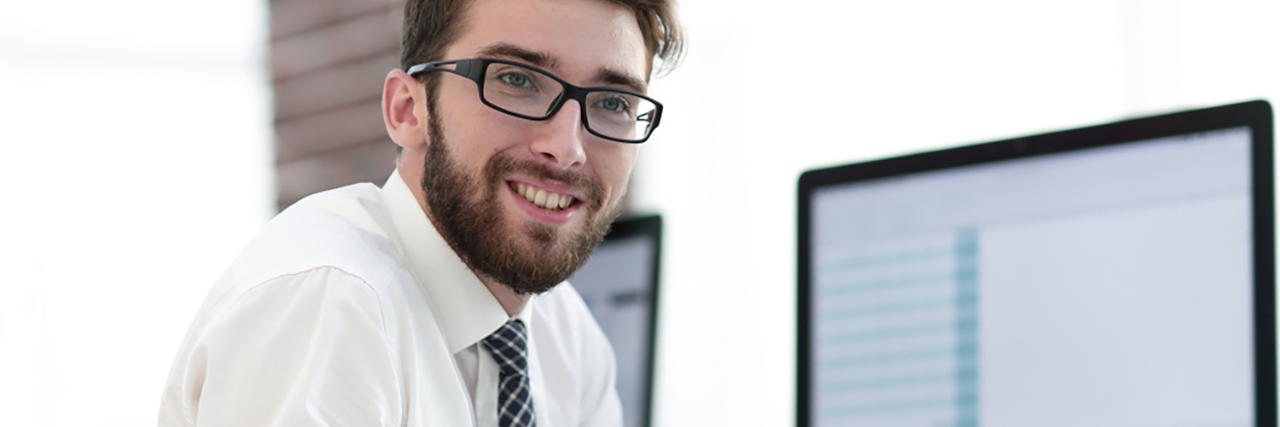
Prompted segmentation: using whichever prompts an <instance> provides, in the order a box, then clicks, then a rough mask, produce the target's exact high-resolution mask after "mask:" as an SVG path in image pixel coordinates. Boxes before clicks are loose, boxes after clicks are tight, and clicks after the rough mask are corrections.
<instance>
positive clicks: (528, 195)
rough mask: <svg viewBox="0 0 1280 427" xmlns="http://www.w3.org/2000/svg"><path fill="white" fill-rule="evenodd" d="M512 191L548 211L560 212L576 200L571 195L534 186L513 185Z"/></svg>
mask: <svg viewBox="0 0 1280 427" xmlns="http://www.w3.org/2000/svg"><path fill="white" fill-rule="evenodd" d="M511 189H512V190H515V191H516V194H519V195H520V196H522V197H524V198H525V199H526V200H528V201H529V202H530V203H533V205H534V206H537V207H538V208H541V209H542V210H547V211H552V212H555V211H560V210H564V209H565V208H567V207H569V206H570V205H572V204H573V203H574V202H575V201H576V200H575V199H574V198H573V197H572V196H569V195H566V194H560V193H555V192H551V191H547V190H544V189H541V188H538V187H534V186H532V185H526V184H521V183H511Z"/></svg>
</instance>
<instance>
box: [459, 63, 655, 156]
mask: <svg viewBox="0 0 1280 427" xmlns="http://www.w3.org/2000/svg"><path fill="white" fill-rule="evenodd" d="M484 76H485V78H484V98H485V100H487V101H489V103H490V104H493V105H494V106H497V107H498V108H501V109H504V110H507V111H510V112H512V113H516V114H520V115H524V116H529V117H536V118H543V117H546V116H547V115H548V114H549V113H550V109H551V107H552V106H553V105H555V103H556V101H557V100H559V98H560V97H561V95H562V94H563V93H564V86H563V85H561V84H560V82H558V81H556V80H555V79H554V78H552V77H551V76H549V75H547V74H544V73H541V72H538V71H535V70H532V69H529V68H525V67H521V66H518V65H512V64H504V63H499V62H493V63H490V64H489V66H488V69H487V70H486V72H485V74H484ZM582 108H585V109H586V110H587V128H589V129H591V130H593V131H595V132H596V133H599V134H601V135H604V136H608V137H610V138H617V139H622V140H639V139H643V138H644V137H645V136H647V135H648V134H649V128H650V124H651V123H652V119H653V114H654V111H655V110H657V106H656V105H654V103H653V102H651V101H649V100H647V99H645V98H641V97H638V96H635V95H631V94H627V93H623V92H614V91H609V90H593V91H591V92H588V93H587V102H586V103H585V105H583V106H582Z"/></svg>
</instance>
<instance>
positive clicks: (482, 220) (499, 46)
mask: <svg viewBox="0 0 1280 427" xmlns="http://www.w3.org/2000/svg"><path fill="white" fill-rule="evenodd" d="M465 15H466V23H465V24H463V26H462V29H461V32H460V33H459V37H458V39H457V40H456V41H455V42H454V43H453V44H452V45H451V46H450V47H449V48H448V49H447V51H446V53H445V55H444V58H445V59H463V58H472V57H491V58H499V59H507V60H512V61H517V62H521V63H525V64H529V65H533V66H536V67H539V68H542V69H544V70H547V71H550V72H551V73H554V74H556V75H557V76H559V77H560V78H562V79H564V80H566V81H568V82H569V83H572V84H574V85H578V86H606V87H617V88H620V89H628V90H636V89H639V90H641V91H643V88H635V87H632V86H633V85H634V84H635V83H636V82H640V84H643V82H645V81H646V79H645V76H646V74H645V73H646V70H647V66H648V62H647V60H646V49H645V46H644V42H643V39H642V38H641V34H640V30H639V26H638V24H637V23H636V19H635V17H634V15H632V13H631V12H630V11H629V10H628V9H625V8H623V7H621V6H618V5H616V4H613V3H610V2H606V1H601V0H532V1H531V0H477V1H476V2H475V3H474V4H472V5H470V7H468V10H467V12H466V14H465ZM435 78H436V79H438V80H437V81H438V85H437V87H436V90H435V98H434V99H432V100H430V101H428V104H429V108H427V109H425V110H422V113H420V114H421V115H422V116H423V117H422V119H423V120H425V122H426V123H427V124H428V126H427V127H426V129H425V130H426V132H425V133H427V135H425V136H424V140H425V141H426V142H425V148H424V149H423V150H421V156H422V157H420V159H421V160H420V161H421V162H422V163H420V164H421V165H422V166H421V168H422V169H421V183H422V195H421V196H422V197H423V198H424V200H423V202H424V204H425V205H426V211H427V213H428V215H429V216H430V217H431V218H432V220H433V222H435V225H436V227H437V229H439V230H440V232H441V234H442V235H444V237H445V239H446V240H447V241H448V242H449V243H450V245H451V246H453V249H454V250H455V251H456V252H458V254H459V255H460V256H461V257H462V258H463V260H464V261H465V262H466V263H467V264H468V266H470V267H471V269H472V270H474V271H476V272H477V273H479V274H480V275H482V276H487V277H488V278H490V279H492V280H495V281H497V282H498V283H501V284H503V285H506V286H508V287H510V288H512V289H513V290H515V291H516V292H517V293H520V294H529V293H540V292H545V291H546V290H549V289H550V288H551V287H553V286H555V285H556V284H558V283H560V282H561V281H563V280H564V279H566V278H567V277H568V276H569V275H571V274H572V273H573V272H574V271H575V270H577V268H578V267H579V266H581V264H582V262H584V261H585V260H586V257H587V255H589V254H590V252H591V250H592V249H593V248H594V247H595V245H596V244H597V243H599V241H600V239H601V238H603V236H604V234H605V232H606V231H607V230H608V225H609V224H610V223H611V222H612V220H613V219H614V217H615V216H616V212H617V208H618V205H619V202H620V201H621V198H622V195H623V193H624V192H625V189H626V186H627V180H628V177H629V176H630V172H631V166H632V163H633V161H634V159H635V155H636V149H637V146H636V145H634V144H624V143H618V142H613V141H609V140H605V139H602V138H599V137H597V136H594V135H592V134H591V133H589V132H588V131H587V129H586V128H585V127H584V126H583V123H582V121H581V117H582V115H581V109H582V108H583V106H582V105H580V104H579V103H578V102H577V101H568V102H566V103H565V104H564V105H563V106H562V107H561V108H560V110H559V111H558V112H556V113H555V115H553V116H552V117H550V118H549V119H547V120H545V121H530V120H525V119H521V118H517V117H513V116H510V115H507V114H504V113H502V112H499V111H496V110H494V109H492V108H490V107H488V106H486V105H484V104H483V103H482V102H481V100H480V97H479V95H478V91H477V87H476V83H475V82H472V81H470V80H468V79H466V78H463V77H461V76H457V75H454V74H450V73H440V74H439V75H437V76H435ZM627 81H630V82H631V83H632V85H627V84H624V82H627ZM418 90H422V89H421V88H418ZM393 133H394V132H393ZM397 142H399V140H397ZM402 145H405V144H402ZM418 152H419V151H416V150H412V149H410V147H406V150H405V153H404V154H403V156H405V157H406V158H402V159H401V166H402V169H403V168H404V166H405V164H404V163H405V162H410V161H413V160H412V158H413V157H416V156H415V154H416V153H418ZM413 169H416V168H413ZM411 175H412V173H410V174H406V177H408V176H411Z"/></svg>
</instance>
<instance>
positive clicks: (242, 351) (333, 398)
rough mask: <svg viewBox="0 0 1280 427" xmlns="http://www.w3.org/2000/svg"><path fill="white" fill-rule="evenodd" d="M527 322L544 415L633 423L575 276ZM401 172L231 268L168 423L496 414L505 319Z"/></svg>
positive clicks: (484, 423) (181, 377) (488, 418)
mask: <svg viewBox="0 0 1280 427" xmlns="http://www.w3.org/2000/svg"><path fill="white" fill-rule="evenodd" d="M515 317H517V318H519V319H521V320H522V321H524V323H525V325H526V326H527V327H528V330H529V337H528V344H529V359H528V360H529V375H530V388H531V393H532V397H533V405H534V413H535V414H536V416H537V424H538V426H539V427H559V426H621V425H622V408H621V405H620V404H619V402H618V395H617V391H616V390H615V388H614V381H615V372H616V366H615V363H616V362H615V360H614V356H613V350H612V349H611V348H610V346H609V343H608V341H607V340H606V338H605V336H604V333H603V332H601V330H600V327H599V326H598V325H597V324H596V322H595V320H594V319H593V318H592V317H591V314H590V312H588V311H587V307H586V305H585V304H584V303H583V302H582V298H581V297H580V296H578V293H577V292H576V291H574V289H573V288H572V287H571V286H569V285H568V284H567V283H562V284H560V285H559V286H557V287H556V288H555V289H553V290H552V291H550V292H547V293H545V294H542V295H538V296H535V297H533V298H531V299H530V300H529V302H528V303H527V304H525V306H524V308H523V309H522V310H521V311H520V312H519V313H518V314H517V315H516V316H515ZM508 319H509V318H508V316H507V314H506V312H505V311H504V310H503V309H502V306H501V305H499V304H498V301H497V299H495V298H494V297H493V294H492V293H490V292H489V290H488V288H486V287H485V286H484V284H482V283H481V282H480V280H479V279H478V278H477V277H476V276H475V274H474V273H472V272H471V270H470V269H468V268H467V267H466V265H464V264H463V263H462V261H461V259H459V258H458V256H457V254H455V253H454V252H453V250H452V249H450V248H449V245H448V244H447V243H445V241H444V239H443V238H442V237H441V236H440V234H439V233H438V232H437V231H436V229H435V227H434V226H432V224H431V222H430V221H429V220H428V219H427V217H426V214H425V213H423V211H422V208H421V207H420V205H419V204H418V201H417V199H416V198H414V196H413V194H412V193H411V192H410V191H409V187H408V186H407V185H406V184H405V182H404V181H403V179H401V177H400V175H399V173H398V172H397V173H392V175H391V178H390V179H389V180H388V181H387V184H386V185H385V186H383V188H381V189H379V188H378V187H376V186H374V185H372V184H356V185H352V186H348V187H343V188H339V189H335V190H330V191H326V192H323V193H319V194H315V195H313V196H310V197H307V198H305V199H303V200H301V201H299V202H298V203H296V204H295V205H293V206H292V207H290V208H288V209H286V210H285V211H284V212H282V213H280V215H279V216H277V217H276V218H275V219H273V220H272V221H271V222H270V223H268V224H267V225H266V227H264V228H263V230H262V231H261V232H260V233H259V234H258V235H257V236H256V237H255V238H254V239H253V241H252V242H250V243H249V245H248V246H247V247H245V249H244V251H243V252H241V254H240V256H239V257H238V258H237V259H236V261H235V263H233V264H232V266H231V267H230V268H229V269H228V270H227V271H226V273H224V274H223V275H222V277H221V278H219V279H218V282H217V283H216V284H215V285H214V287H213V289H212V291H210V293H209V296H208V298H207V299H206V300H205V302H204V305H203V306H202V307H201V308H200V311H199V313H198V314H196V318H195V321H194V322H193V323H192V324H191V328H190V330H188V332H187V335H186V338H185V339H184V340H183V343H182V346H181V348H180V349H179V350H178V355H177V357H176V359H175V360H174V363H173V368H172V369H171V371H170V373H169V380H168V384H167V385H166V386H165V389H164V393H163V396H162V398H161V405H160V422H159V425H161V426H201V427H220V426H227V427H240V426H447V427H456V426H481V427H497V426H498V372H499V371H498V365H497V364H496V363H495V362H494V361H493V358H492V357H491V356H490V355H489V353H488V352H487V351H486V350H483V349H482V347H480V346H479V342H480V340H482V339H484V338H485V337H486V336H488V335H489V334H490V333H493V332H494V331H496V330H497V329H498V328H499V327H501V326H502V324H503V323H505V322H506V321H507V320H508Z"/></svg>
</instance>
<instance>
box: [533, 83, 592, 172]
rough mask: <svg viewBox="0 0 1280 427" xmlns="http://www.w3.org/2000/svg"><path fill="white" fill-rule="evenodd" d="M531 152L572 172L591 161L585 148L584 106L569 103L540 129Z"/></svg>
mask: <svg viewBox="0 0 1280 427" xmlns="http://www.w3.org/2000/svg"><path fill="white" fill-rule="evenodd" d="M538 129H539V130H538V132H537V133H536V134H535V136H534V139H533V143H532V144H530V145H529V149H530V150H532V151H533V154H534V156H537V157H538V158H541V159H544V160H546V161H549V162H551V163H553V164H554V165H555V166H556V167H557V168H559V169H570V168H573V167H575V166H580V165H582V164H583V163H585V162H586V161H587V153H586V151H584V150H583V147H582V138H583V137H585V136H586V135H584V133H585V132H586V129H585V128H584V127H583V123H582V104H580V103H578V101H577V100H573V99H571V100H568V101H566V102H565V103H564V105H562V106H560V111H557V112H556V113H555V115H553V116H551V118H549V119H547V120H546V121H545V122H544V123H543V124H542V125H541V126H538Z"/></svg>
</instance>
